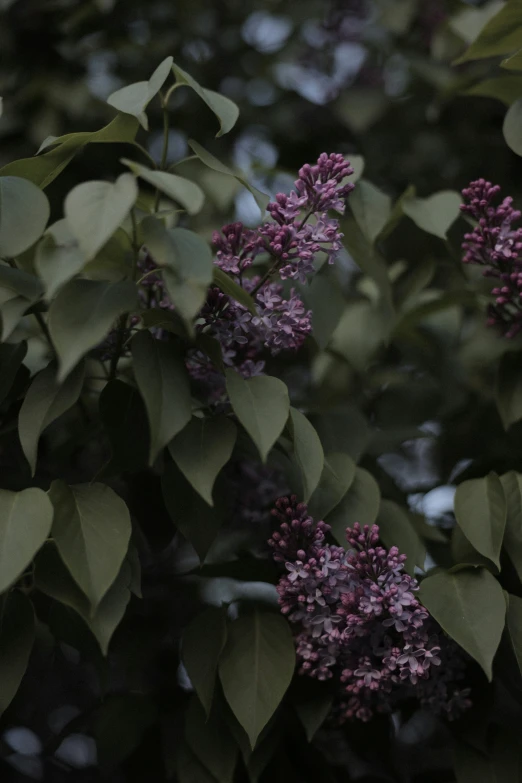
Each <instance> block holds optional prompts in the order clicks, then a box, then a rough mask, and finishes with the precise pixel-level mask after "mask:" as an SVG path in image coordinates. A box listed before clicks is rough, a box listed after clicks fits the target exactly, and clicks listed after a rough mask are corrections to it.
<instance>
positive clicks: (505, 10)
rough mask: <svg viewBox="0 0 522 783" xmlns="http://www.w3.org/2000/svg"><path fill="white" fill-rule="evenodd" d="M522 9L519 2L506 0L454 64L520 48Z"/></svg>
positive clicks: (517, 0) (521, 39)
mask: <svg viewBox="0 0 522 783" xmlns="http://www.w3.org/2000/svg"><path fill="white" fill-rule="evenodd" d="M521 27H522V7H521V5H520V2H519V0H508V2H507V3H506V4H505V5H504V6H503V7H502V8H501V9H500V11H499V12H498V14H496V15H495V16H494V17H493V19H491V20H490V21H489V22H488V23H487V24H486V25H485V27H484V28H483V29H482V30H481V31H480V33H479V35H478V37H477V38H476V39H475V41H473V43H472V44H471V46H470V47H469V48H468V49H466V51H465V52H464V54H463V55H461V56H460V57H459V58H458V59H457V60H455V64H460V63H465V62H467V61H468V60H481V59H484V58H486V57H496V56H497V55H500V54H507V53H508V52H512V51H514V50H515V49H520V47H521V46H522V31H521V29H520V28H521Z"/></svg>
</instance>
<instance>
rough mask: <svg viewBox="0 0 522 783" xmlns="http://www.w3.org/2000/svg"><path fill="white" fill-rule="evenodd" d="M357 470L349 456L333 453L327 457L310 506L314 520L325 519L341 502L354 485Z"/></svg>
mask: <svg viewBox="0 0 522 783" xmlns="http://www.w3.org/2000/svg"><path fill="white" fill-rule="evenodd" d="M355 470H356V465H355V462H354V461H353V459H352V458H351V457H349V456H348V454H342V453H341V452H333V453H329V454H327V455H326V456H325V458H324V467H323V471H322V474H321V479H320V481H319V484H318V486H317V488H316V490H315V492H314V493H313V495H312V497H311V498H310V502H309V504H308V507H309V510H310V514H311V515H312V516H313V517H314V519H324V518H325V517H326V516H327V515H328V514H329V513H330V511H332V510H333V509H334V508H335V507H336V506H337V505H338V503H340V502H341V500H342V499H343V497H344V496H345V495H346V493H347V491H348V490H349V488H350V487H351V485H352V481H353V480H354V478H355Z"/></svg>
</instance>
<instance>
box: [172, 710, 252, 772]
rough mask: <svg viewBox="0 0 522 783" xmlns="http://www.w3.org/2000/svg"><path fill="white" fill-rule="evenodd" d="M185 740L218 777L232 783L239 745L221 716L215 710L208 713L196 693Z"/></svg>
mask: <svg viewBox="0 0 522 783" xmlns="http://www.w3.org/2000/svg"><path fill="white" fill-rule="evenodd" d="M185 739H186V741H187V744H188V746H189V748H190V749H191V750H192V752H193V753H194V754H195V755H196V757H197V758H198V759H199V760H200V761H201V763H202V764H203V766H204V767H206V769H208V771H209V772H210V773H211V774H212V775H214V777H215V779H216V780H219V781H220V783H232V779H233V776H234V769H235V766H236V761H237V756H238V751H239V748H238V747H237V745H236V743H235V742H234V738H233V737H232V735H231V733H230V731H229V729H228V727H227V725H226V722H225V721H224V720H223V719H222V717H221V715H219V714H216V713H215V712H213V713H212V714H211V715H210V716H208V715H207V714H206V713H205V710H204V709H203V707H202V706H201V704H200V703H199V701H198V699H197V697H196V696H193V697H192V699H191V700H190V703H189V707H188V710H187V715H186V719H185Z"/></svg>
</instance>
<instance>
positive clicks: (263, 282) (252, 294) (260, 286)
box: [250, 258, 281, 298]
mask: <svg viewBox="0 0 522 783" xmlns="http://www.w3.org/2000/svg"><path fill="white" fill-rule="evenodd" d="M280 263H281V260H280V259H279V258H278V259H277V261H276V262H275V264H274V265H273V266H271V267H270V269H269V270H268V272H266V273H265V274H264V275H263V277H262V278H261V280H260V281H259V283H258V284H257V285H256V287H255V288H254V290H253V291H250V296H251V297H252V298H254V297H255V295H256V294H257V292H258V291H259V289H260V288H262V287H263V286H264V284H265V283H266V281H267V280H268V278H269V277H270V276H271V275H273V274H274V272H275V271H276V270H277V268H278V266H279V264H280Z"/></svg>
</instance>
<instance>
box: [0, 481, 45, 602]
mask: <svg viewBox="0 0 522 783" xmlns="http://www.w3.org/2000/svg"><path fill="white" fill-rule="evenodd" d="M52 522H53V507H52V505H51V503H50V501H49V498H48V497H47V495H46V494H45V492H43V491H42V490H41V489H36V488H35V487H31V488H30V489H24V490H23V491H22V492H9V491H8V490H7V489H0V593H3V592H4V591H5V590H7V588H8V587H10V586H11V585H12V584H13V583H14V582H16V580H17V579H18V578H19V577H20V576H21V575H22V574H23V572H24V571H25V569H26V568H27V566H28V565H29V563H30V562H31V560H32V559H33V557H34V556H35V554H36V553H37V552H38V550H39V549H40V547H41V546H42V544H43V543H44V541H45V539H46V538H47V536H48V535H49V533H50V531H51V525H52Z"/></svg>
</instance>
